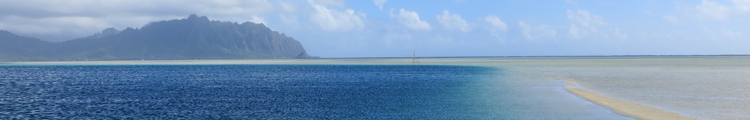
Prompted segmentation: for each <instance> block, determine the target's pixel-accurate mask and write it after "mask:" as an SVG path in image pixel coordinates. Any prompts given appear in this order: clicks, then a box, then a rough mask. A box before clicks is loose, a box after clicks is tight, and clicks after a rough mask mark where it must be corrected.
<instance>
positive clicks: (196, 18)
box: [187, 14, 209, 21]
mask: <svg viewBox="0 0 750 120" xmlns="http://www.w3.org/2000/svg"><path fill="white" fill-rule="evenodd" d="M187 20H190V21H209V20H208V17H206V16H200V17H198V15H195V14H190V16H188V18H187Z"/></svg>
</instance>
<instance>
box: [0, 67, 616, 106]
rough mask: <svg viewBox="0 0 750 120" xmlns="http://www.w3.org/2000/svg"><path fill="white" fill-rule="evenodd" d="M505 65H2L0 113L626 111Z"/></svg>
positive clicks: (556, 82)
mask: <svg viewBox="0 0 750 120" xmlns="http://www.w3.org/2000/svg"><path fill="white" fill-rule="evenodd" d="M504 74H506V73H504V71H503V70H502V69H497V68H488V67H472V66H429V65H416V66H412V65H144V66H138V65H115V66H112V65H87V66H75V65H73V66H24V65H20V66H19V65H16V66H0V88H1V89H2V92H0V119H12V118H41V119H45V118H53V119H54V118H57V119H89V118H91V119H131V118H132V119H631V118H628V117H624V116H621V115H618V114H615V113H613V112H612V111H610V110H608V109H606V108H602V107H600V106H596V105H594V104H591V103H590V102H587V101H585V100H584V99H582V98H579V97H577V96H574V95H572V94H569V93H567V92H565V91H564V90H563V88H562V87H561V86H560V82H559V81H547V82H530V81H523V80H514V79H513V78H506V77H505V76H506V75H504Z"/></svg>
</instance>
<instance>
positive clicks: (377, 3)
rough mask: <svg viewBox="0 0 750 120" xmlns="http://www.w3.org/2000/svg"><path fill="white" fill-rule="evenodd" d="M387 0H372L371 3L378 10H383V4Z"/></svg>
mask: <svg viewBox="0 0 750 120" xmlns="http://www.w3.org/2000/svg"><path fill="white" fill-rule="evenodd" d="M386 1H388V0H372V2H373V3H375V6H378V9H380V10H383V5H385V2H386Z"/></svg>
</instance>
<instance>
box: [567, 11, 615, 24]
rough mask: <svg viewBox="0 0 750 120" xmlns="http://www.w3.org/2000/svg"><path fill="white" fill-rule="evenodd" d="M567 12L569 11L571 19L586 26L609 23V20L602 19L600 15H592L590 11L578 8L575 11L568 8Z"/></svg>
mask: <svg viewBox="0 0 750 120" xmlns="http://www.w3.org/2000/svg"><path fill="white" fill-rule="evenodd" d="M567 12H568V19H569V20H571V21H574V22H576V23H578V24H579V25H582V26H584V27H588V26H596V25H607V22H604V19H602V17H599V16H597V15H592V14H590V13H589V11H585V10H578V11H575V12H574V11H571V10H568V11H567Z"/></svg>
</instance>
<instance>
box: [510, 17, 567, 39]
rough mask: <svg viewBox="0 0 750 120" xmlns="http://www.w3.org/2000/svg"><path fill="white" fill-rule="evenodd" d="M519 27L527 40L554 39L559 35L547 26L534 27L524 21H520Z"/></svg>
mask: <svg viewBox="0 0 750 120" xmlns="http://www.w3.org/2000/svg"><path fill="white" fill-rule="evenodd" d="M518 27H519V28H521V35H522V36H523V37H524V38H526V39H527V40H535V39H554V37H555V35H557V31H555V30H554V29H552V27H550V26H547V25H537V26H532V25H529V24H526V22H524V21H518Z"/></svg>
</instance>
